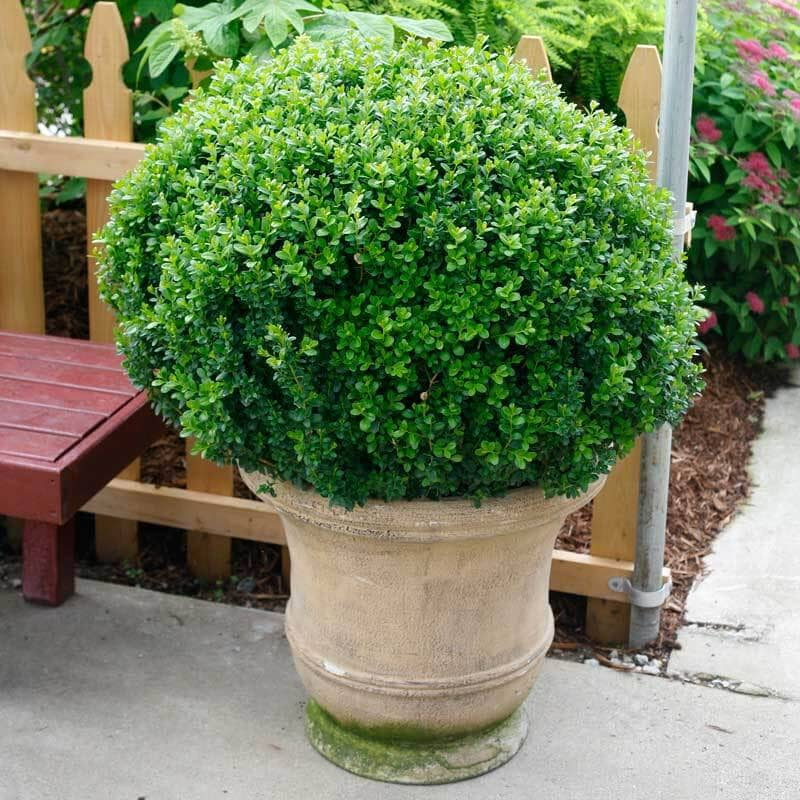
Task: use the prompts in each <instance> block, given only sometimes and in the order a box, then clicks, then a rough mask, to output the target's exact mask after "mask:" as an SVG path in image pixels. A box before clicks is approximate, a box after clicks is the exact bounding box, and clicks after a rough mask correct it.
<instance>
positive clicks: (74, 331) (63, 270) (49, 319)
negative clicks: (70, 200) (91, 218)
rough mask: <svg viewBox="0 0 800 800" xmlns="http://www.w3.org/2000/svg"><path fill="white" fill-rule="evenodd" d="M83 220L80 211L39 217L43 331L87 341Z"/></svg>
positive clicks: (48, 212) (68, 211) (51, 212)
mask: <svg viewBox="0 0 800 800" xmlns="http://www.w3.org/2000/svg"><path fill="white" fill-rule="evenodd" d="M86 252H87V251H86V217H85V216H84V214H83V211H82V210H81V209H63V208H57V209H54V210H52V211H46V212H45V213H44V214H42V266H43V269H44V291H45V308H46V314H45V329H46V331H47V333H49V334H52V335H54V336H69V337H71V338H73V339H88V338H89V295H88V289H87V285H88V284H87V281H88V268H87V266H86Z"/></svg>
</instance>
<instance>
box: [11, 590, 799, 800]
mask: <svg viewBox="0 0 800 800" xmlns="http://www.w3.org/2000/svg"><path fill="white" fill-rule="evenodd" d="M282 622H283V619H282V617H281V616H280V615H278V614H272V613H269V612H263V611H255V610H248V609H242V608H235V607H230V606H223V605H217V604H212V603H206V602H202V601H196V600H190V599H186V598H182V597H174V596H169V595H163V594H158V593H155V592H148V591H144V590H140V589H128V588H120V587H117V586H111V585H108V584H102V583H96V582H92V581H81V582H80V583H79V587H78V595H77V596H76V597H74V598H72V599H71V600H69V601H68V602H67V603H66V604H65V605H64V606H62V607H61V608H58V609H47V608H40V607H35V606H30V605H26V604H25V603H24V602H23V601H22V599H21V597H20V596H19V595H18V593H16V592H13V591H8V590H5V591H2V592H0V800H87V799H89V798H91V799H93V798H102V800H138V798H146V800H205V799H206V798H209V799H210V798H214V800H220V798H225V797H229V798H235V799H236V800H239V799H241V800H295V798H296V799H297V800H304V799H305V798H315V800H334V799H338V798H347V800H361V799H362V798H363V799H364V800H374V799H375V798H380V799H381V800H384V798H385V800H395V799H399V798H422V797H424V798H426V800H428V798H430V800H436V799H437V798H452V800H456V799H458V800H473V798H474V799H475V800H493V799H494V798H498V799H499V798H503V800H528V798H534V797H535V798H538V799H539V800H546V799H547V798H553V799H554V800H555V798H559V799H561V798H605V797H614V796H619V795H625V796H642V797H647V798H648V799H649V800H657V798H665V799H666V798H671V799H673V800H675V799H681V798H687V800H688V798H699V797H702V798H705V800H711V798H725V800H736V798H742V799H743V800H745V798H746V800H753V799H754V798H770V799H771V800H779V798H786V800H789V798H796V797H797V786H798V784H799V783H800V765H798V762H797V758H796V754H797V750H796V749H797V744H798V742H800V713H799V712H800V707H799V706H798V705H797V703H795V702H794V701H789V700H783V699H775V698H764V697H752V696H746V695H741V694H736V693H734V692H730V691H725V690H722V689H715V688H708V687H703V686H693V685H689V684H686V683H682V682H678V681H675V680H670V679H666V678H660V677H652V676H648V675H630V674H622V673H619V672H615V671H613V670H609V669H604V668H600V667H591V666H587V665H583V664H575V663H569V662H564V661H556V660H548V662H547V665H546V667H545V670H544V673H543V675H542V677H541V679H540V681H539V683H538V685H537V687H536V689H535V690H534V693H533V696H532V697H531V699H530V701H529V710H530V714H531V717H532V722H533V724H532V730H531V735H530V738H529V739H528V742H527V743H526V745H525V746H524V748H523V750H522V751H521V752H520V754H519V755H518V756H517V757H516V758H515V759H514V760H513V761H511V762H510V763H509V764H508V765H507V766H506V767H504V768H502V769H500V770H498V771H496V772H493V773H490V774H489V775H486V776H483V777H481V778H478V779H475V780H473V781H469V782H465V783H461V784H453V785H450V786H440V787H425V788H420V787H402V786H390V785H385V784H376V783H373V782H371V781H367V780H363V779H361V778H357V777H355V776H353V775H350V774H347V773H345V772H342V771H341V770H339V769H338V768H336V767H334V766H332V765H331V764H329V763H327V762H326V761H325V760H324V759H323V758H322V757H321V756H319V755H318V754H317V753H316V752H315V751H313V750H312V749H311V747H310V746H309V745H308V744H307V743H306V742H305V740H304V737H303V702H304V696H303V691H302V687H301V686H300V684H299V681H298V679H297V677H296V676H295V673H294V671H293V668H292V664H291V658H290V655H289V651H288V647H287V644H286V639H285V638H284V636H283V632H282V628H283V625H282Z"/></svg>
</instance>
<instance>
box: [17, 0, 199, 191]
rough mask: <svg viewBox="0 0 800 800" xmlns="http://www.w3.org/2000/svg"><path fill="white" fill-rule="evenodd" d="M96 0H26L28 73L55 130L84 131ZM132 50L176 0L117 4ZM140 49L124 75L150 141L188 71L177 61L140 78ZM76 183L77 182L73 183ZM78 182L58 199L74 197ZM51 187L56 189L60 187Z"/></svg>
mask: <svg viewBox="0 0 800 800" xmlns="http://www.w3.org/2000/svg"><path fill="white" fill-rule="evenodd" d="M94 5H95V0H86V2H80V0H51V2H42V1H41V0H24V3H23V7H24V9H25V13H26V16H27V18H28V24H29V27H30V31H31V38H32V44H33V47H32V49H31V54H30V56H29V57H28V61H27V67H28V71H29V74H30V76H31V78H32V79H33V81H34V82H35V84H36V94H37V101H38V103H37V104H38V114H39V121H40V122H41V123H43V124H44V125H46V126H47V127H48V128H50V129H51V130H53V131H55V132H58V133H63V134H66V135H75V136H78V135H80V134H81V133H82V132H83V90H84V89H85V88H86V86H88V84H89V82H90V81H91V69H90V68H89V64H88V63H87V62H86V60H85V59H84V57H83V46H84V41H85V38H86V31H87V29H88V27H89V17H90V12H91V10H92V8H93V7H94ZM117 6H118V8H119V10H120V14H121V16H122V20H123V24H124V25H125V29H126V32H127V35H128V42H129V46H130V48H131V51H134V50H136V48H137V47H138V46H139V44H140V43H141V42H142V40H143V39H144V38H145V37H146V36H147V35H148V34H149V33H150V31H151V30H152V29H153V28H154V27H156V26H157V25H158V24H159V23H160V22H161V21H162V20H164V19H168V18H169V17H170V16H171V15H172V9H173V6H174V2H173V0H120V2H118V3H117ZM140 57H141V56H140V54H138V55H137V54H134V55H133V57H132V58H131V60H130V62H129V63H128V64H126V65H125V67H124V68H123V77H124V78H125V81H126V83H127V85H128V86H130V87H132V88H133V89H134V90H135V91H134V110H135V113H134V122H135V129H136V139H137V140H138V141H149V140H151V139H152V138H153V136H154V134H155V126H156V124H157V122H158V121H159V120H160V119H162V118H163V117H165V116H167V115H168V114H170V113H172V112H173V111H174V110H175V109H176V108H177V107H178V105H179V103H180V101H181V100H182V99H183V97H184V95H185V94H186V93H187V92H188V90H189V85H190V84H189V73H188V72H187V70H186V68H185V67H184V66H183V65H182V64H175V65H173V67H172V68H171V69H170V71H169V72H167V73H164V74H162V75H161V76H159V78H158V79H149V78H147V77H145V78H143V79H141V80H139V81H137V80H136V74H137V72H138V68H139V61H140ZM73 187H74V185H73ZM73 187H67V191H66V192H64V191H62V192H61V193H60V195H59V199H72V197H73V196H74V191H73ZM57 188H58V186H56V187H55V188H53V187H50V189H51V194H52V193H55V191H57Z"/></svg>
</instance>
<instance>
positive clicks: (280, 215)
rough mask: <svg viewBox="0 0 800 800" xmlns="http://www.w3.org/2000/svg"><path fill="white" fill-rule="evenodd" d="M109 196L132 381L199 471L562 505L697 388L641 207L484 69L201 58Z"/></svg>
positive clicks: (549, 113) (616, 179)
mask: <svg viewBox="0 0 800 800" xmlns="http://www.w3.org/2000/svg"><path fill="white" fill-rule="evenodd" d="M111 209H112V218H111V221H110V222H109V223H108V225H107V227H106V228H105V229H104V231H103V233H102V236H101V238H100V241H101V242H102V243H104V244H105V254H104V255H103V256H102V266H101V270H100V282H101V286H102V292H103V297H104V298H105V300H106V301H107V302H109V303H110V304H111V305H112V306H113V308H114V309H115V310H116V312H117V315H118V318H119V323H120V325H119V346H120V348H121V351H122V353H123V354H124V355H125V358H126V365H127V369H128V370H129V372H130V375H131V377H132V379H133V381H134V382H135V383H136V384H137V385H139V386H144V387H148V388H149V389H150V393H151V396H152V399H153V403H154V405H155V407H156V409H157V410H158V411H159V412H160V413H161V414H163V415H164V416H165V417H166V418H167V419H168V420H171V421H173V422H175V423H177V424H178V425H179V426H180V427H181V429H182V431H183V433H184V434H185V435H187V436H193V437H195V438H196V442H197V448H196V449H197V451H198V452H200V453H202V454H203V455H204V456H206V457H207V458H210V459H213V460H215V461H218V462H227V461H234V462H238V463H239V464H241V465H242V466H243V467H245V468H247V469H255V468H261V469H263V470H267V471H268V472H269V473H270V474H272V475H274V476H276V477H279V478H281V479H284V480H291V481H294V482H299V483H303V484H304V485H305V484H308V485H311V486H313V487H314V488H315V489H316V490H317V491H319V492H320V493H321V494H322V495H324V496H325V497H328V498H330V499H331V501H332V502H333V503H336V504H340V505H343V506H346V507H352V506H353V505H354V504H356V503H362V502H364V501H365V500H366V499H367V498H368V497H376V498H385V499H397V498H415V497H422V496H427V497H443V496H452V495H461V496H471V497H474V498H476V499H479V498H480V497H482V496H487V495H491V494H497V493H502V492H504V491H506V490H508V489H510V488H512V487H517V486H522V485H534V484H535V485H539V486H541V487H542V488H543V489H544V490H545V491H546V492H547V493H548V494H555V493H562V494H568V495H574V494H576V493H578V492H579V491H581V490H583V489H584V488H585V487H586V486H587V485H588V484H589V482H590V481H591V480H592V479H593V478H595V477H596V476H598V475H599V474H601V473H603V472H605V471H607V470H608V469H609V467H610V466H611V465H612V464H613V462H614V460H615V459H616V458H617V457H619V456H621V455H622V454H624V453H625V452H626V451H627V450H628V449H629V448H630V447H631V445H632V443H633V440H634V438H635V436H636V435H637V434H638V433H641V432H643V431H648V430H651V429H653V428H654V427H655V426H657V425H659V424H660V423H663V422H669V423H674V422H676V421H677V420H678V419H679V417H680V416H681V414H682V413H683V412H684V411H685V410H686V408H687V406H688V404H689V402H690V399H691V397H692V395H693V394H694V393H695V392H696V391H697V390H698V385H699V378H698V372H699V367H698V366H697V364H696V363H694V361H693V356H694V354H695V345H694V343H693V334H694V330H695V325H696V322H697V319H698V314H697V311H696V308H695V305H694V302H693V301H694V298H693V290H692V289H691V288H690V287H689V285H688V284H687V283H686V282H685V281H684V277H683V268H682V266H681V265H679V264H676V263H675V262H674V261H673V259H672V257H671V255H670V251H671V245H670V242H671V239H670V221H669V220H670V208H669V203H668V199H667V197H666V196H665V194H664V193H662V192H659V191H657V190H655V189H653V188H651V186H650V185H649V184H648V180H647V175H646V170H645V164H644V161H643V158H642V157H641V156H640V155H632V154H631V140H630V137H629V134H628V133H627V132H626V131H623V130H621V129H620V128H618V127H616V126H615V125H614V124H613V122H612V120H611V118H610V117H608V116H607V115H605V114H603V113H601V112H599V111H595V112H593V113H590V114H588V115H586V114H584V113H583V112H581V111H579V110H577V109H576V108H575V107H574V106H572V105H570V104H568V103H566V102H565V101H564V100H562V99H561V98H560V97H559V95H558V93H557V90H556V89H554V88H553V87H552V86H549V85H545V84H541V83H538V82H536V81H534V80H533V79H532V78H531V77H530V76H529V74H528V72H527V71H526V69H525V68H524V67H522V66H520V65H518V64H515V63H513V62H512V61H511V60H510V59H509V58H508V57H506V56H494V55H491V54H490V53H488V52H485V51H483V50H481V49H480V48H474V49H473V48H465V47H455V48H442V47H437V46H433V45H430V44H424V43H422V42H419V41H413V40H411V41H408V42H407V43H405V44H404V45H403V46H402V47H401V48H399V49H398V50H396V51H394V52H384V51H379V50H378V49H376V48H372V47H370V46H369V44H366V43H364V42H361V41H358V40H355V39H352V38H345V39H342V40H340V41H338V42H336V43H333V44H331V43H325V44H321V43H314V42H312V41H309V40H306V39H302V38H301V39H299V40H298V41H297V42H296V43H295V44H294V45H292V46H291V47H289V48H287V49H286V50H284V51H282V52H280V53H279V54H278V55H277V56H276V57H275V59H274V60H272V61H270V62H268V63H255V62H252V61H245V62H243V63H241V64H239V65H238V66H236V67H222V68H221V69H219V70H218V72H217V74H216V77H215V78H214V79H213V81H212V83H211V85H210V87H209V88H208V90H207V91H201V92H199V93H198V94H197V95H195V96H194V98H193V99H192V100H191V101H190V102H189V103H188V104H186V106H185V107H184V108H183V109H182V110H181V111H180V112H179V113H177V114H176V115H175V116H174V117H172V118H170V119H169V120H167V121H166V122H165V123H164V125H163V127H162V130H161V137H160V140H159V142H158V143H157V144H156V145H155V146H153V147H151V148H150V149H149V150H148V152H147V154H146V156H145V158H144V160H143V161H142V162H141V163H140V165H139V166H138V167H137V168H136V169H135V170H134V171H133V172H132V173H131V174H130V175H129V176H128V177H126V178H124V179H123V180H122V181H121V182H120V183H119V184H118V185H117V187H116V188H115V189H114V192H113V194H112V196H111Z"/></svg>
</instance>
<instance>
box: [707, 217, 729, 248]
mask: <svg viewBox="0 0 800 800" xmlns="http://www.w3.org/2000/svg"><path fill="white" fill-rule="evenodd" d="M706 224H707V225H708V227H709V228H710V229H711V230H712V231H713V232H714V238H715V239H716V240H717V241H718V242H729V241H731V240H732V239H735V238H736V228H734V227H733V226H732V225H728V223H727V222H726V221H725V217H721V216H720V215H719V214H712V215H711V216H710V217H709V218H708V220H707V222H706Z"/></svg>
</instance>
